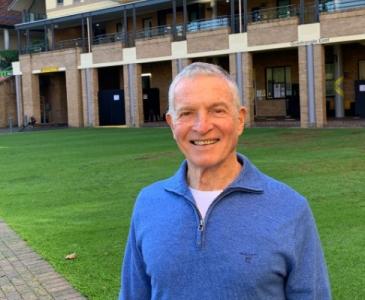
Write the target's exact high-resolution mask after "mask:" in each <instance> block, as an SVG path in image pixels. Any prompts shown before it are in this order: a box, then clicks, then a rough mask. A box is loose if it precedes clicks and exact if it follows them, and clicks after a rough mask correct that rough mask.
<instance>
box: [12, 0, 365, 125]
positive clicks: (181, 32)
mask: <svg viewBox="0 0 365 300" xmlns="http://www.w3.org/2000/svg"><path fill="white" fill-rule="evenodd" d="M29 3H33V4H32V6H30V5H29ZM11 8H12V9H13V10H18V11H22V12H23V16H28V15H30V14H33V16H34V17H33V19H32V20H30V19H29V18H28V19H29V20H30V21H27V22H23V23H21V24H18V25H17V26H16V29H17V32H18V43H19V48H20V50H21V55H20V59H19V62H17V63H15V64H14V71H15V75H16V86H17V91H18V93H17V104H18V112H19V114H18V117H19V122H20V124H22V123H24V122H27V120H28V119H29V118H30V117H31V116H34V117H35V118H36V120H37V121H38V122H41V123H57V124H67V125H68V126H72V127H83V126H98V125H117V124H127V125H128V126H136V127H138V126H142V125H143V124H145V123H149V122H155V121H160V120H162V119H163V117H164V113H165V111H166V109H167V89H168V86H169V83H170V82H171V80H172V78H173V77H174V76H175V75H176V74H177V72H178V71H179V70H181V69H182V68H183V67H184V66H185V65H187V64H189V63H191V62H194V61H206V62H213V63H217V64H219V65H221V66H222V67H223V68H225V69H226V70H227V71H228V72H230V73H231V74H232V76H234V78H235V79H236V80H237V83H238V86H239V89H240V93H241V95H242V102H243V104H244V105H246V106H247V107H248V108H249V116H248V123H247V126H255V125H257V124H260V122H265V121H267V120H271V121H275V122H281V123H285V124H288V126H289V124H291V125H294V126H301V127H323V126H326V125H327V124H328V123H329V122H331V121H332V120H336V119H339V120H345V121H346V120H347V119H353V118H356V119H358V118H364V117H365V100H364V96H363V93H364V91H365V81H364V82H362V81H361V80H365V33H364V30H363V28H365V3H364V1H358V0H346V1H345V0H342V1H341V0H327V1H318V0H316V1H314V2H313V1H306V0H291V1H290V0H275V1H273V0H252V1H251V0H250V1H248V0H241V1H239V0H191V1H190V0H149V1H110V0H109V1H107V0H105V1H95V0H78V1H76V0H64V1H62V0H47V1H26V0H23V1H22V0H14V1H13V3H12V6H11ZM44 13H46V15H47V18H45V17H43V18H42V17H40V18H36V17H35V16H42V15H44ZM363 83H364V84H363Z"/></svg>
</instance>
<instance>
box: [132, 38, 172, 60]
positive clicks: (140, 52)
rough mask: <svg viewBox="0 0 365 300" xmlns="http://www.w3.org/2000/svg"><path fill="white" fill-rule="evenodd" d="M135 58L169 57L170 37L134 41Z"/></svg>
mask: <svg viewBox="0 0 365 300" xmlns="http://www.w3.org/2000/svg"><path fill="white" fill-rule="evenodd" d="M136 52H137V58H139V59H140V58H148V57H161V56H170V55H171V36H167V37H159V38H152V39H145V40H143V39H139V40H137V41H136Z"/></svg>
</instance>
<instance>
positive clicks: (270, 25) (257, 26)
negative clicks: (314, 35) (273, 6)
mask: <svg viewBox="0 0 365 300" xmlns="http://www.w3.org/2000/svg"><path fill="white" fill-rule="evenodd" d="M297 26H298V18H297V17H292V18H288V19H278V20H277V21H272V20H271V21H270V22H260V23H252V24H249V25H248V27H247V36H248V41H247V42H248V45H249V46H257V45H267V44H276V43H288V42H293V41H296V40H298V28H297Z"/></svg>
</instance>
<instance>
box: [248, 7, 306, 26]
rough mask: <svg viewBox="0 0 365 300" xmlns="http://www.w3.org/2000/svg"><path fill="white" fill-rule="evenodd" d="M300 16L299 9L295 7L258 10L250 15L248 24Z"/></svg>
mask: <svg viewBox="0 0 365 300" xmlns="http://www.w3.org/2000/svg"><path fill="white" fill-rule="evenodd" d="M298 15H299V10H298V7H297V6H296V5H295V4H293V5H285V6H278V7H273V8H265V9H257V10H254V11H252V12H251V13H250V14H249V15H248V22H249V23H254V22H263V21H269V20H274V19H284V18H290V17H294V16H298Z"/></svg>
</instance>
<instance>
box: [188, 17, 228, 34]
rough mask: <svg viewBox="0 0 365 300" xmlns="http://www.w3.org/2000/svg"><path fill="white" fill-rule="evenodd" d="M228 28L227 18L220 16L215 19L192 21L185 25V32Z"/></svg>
mask: <svg viewBox="0 0 365 300" xmlns="http://www.w3.org/2000/svg"><path fill="white" fill-rule="evenodd" d="M228 26H229V17H228V16H220V17H217V18H215V19H202V20H196V21H192V22H190V23H188V24H187V32H196V31H202V30H214V29H219V28H224V27H228Z"/></svg>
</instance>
